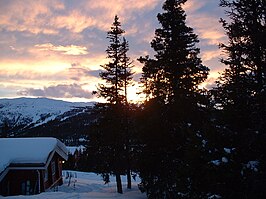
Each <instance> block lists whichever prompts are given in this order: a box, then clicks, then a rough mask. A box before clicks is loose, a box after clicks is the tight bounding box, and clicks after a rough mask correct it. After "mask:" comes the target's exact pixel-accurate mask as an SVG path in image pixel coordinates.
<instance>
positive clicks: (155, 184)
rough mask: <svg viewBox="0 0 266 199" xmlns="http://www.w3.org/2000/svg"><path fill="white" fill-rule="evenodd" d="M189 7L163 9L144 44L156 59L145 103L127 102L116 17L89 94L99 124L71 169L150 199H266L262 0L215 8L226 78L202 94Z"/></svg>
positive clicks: (231, 0)
mask: <svg viewBox="0 0 266 199" xmlns="http://www.w3.org/2000/svg"><path fill="white" fill-rule="evenodd" d="M185 2H186V0H166V1H165V2H164V4H163V12H162V13H159V14H158V15H157V19H158V22H159V27H158V28H157V29H156V30H155V34H154V37H153V39H152V41H151V42H150V45H151V48H152V49H153V50H154V56H153V55H152V56H146V55H145V56H141V55H140V57H139V59H138V61H139V62H140V63H141V64H142V65H143V68H142V76H141V80H140V81H141V82H140V84H141V85H142V90H143V92H142V94H144V95H145V101H144V102H143V103H140V104H133V103H130V102H129V101H128V99H127V95H128V88H129V87H130V86H131V85H132V83H133V81H132V78H133V75H134V72H133V68H134V63H133V61H132V60H131V58H130V57H129V56H128V52H129V49H130V44H129V42H128V41H127V40H126V38H125V37H124V33H125V32H126V30H124V29H123V27H122V24H121V23H120V19H119V16H115V17H114V21H113V24H111V27H110V30H109V31H108V32H107V39H108V41H109V46H108V48H107V49H106V54H107V58H108V60H109V62H108V63H106V64H104V65H102V66H101V67H102V71H101V72H100V74H99V76H100V78H101V79H102V80H103V82H104V83H101V84H99V85H98V87H97V90H96V91H95V92H94V94H95V95H97V96H98V97H102V98H104V99H105V100H106V102H105V103H97V104H96V106H95V107H94V109H93V113H94V114H96V115H97V119H96V120H95V121H94V123H93V125H92V126H91V127H90V128H89V130H88V139H89V142H88V143H87V146H86V148H87V149H86V151H85V152H84V154H83V156H82V157H81V159H80V161H79V164H78V166H77V169H79V170H89V171H93V172H96V173H98V174H101V175H102V177H103V180H104V182H105V183H108V182H109V181H110V176H115V179H116V183H117V192H118V193H121V194H122V193H123V190H122V184H121V175H126V176H127V188H128V189H130V188H131V180H132V178H133V179H134V177H135V176H137V175H138V176H139V177H140V179H141V183H140V184H139V189H140V190H141V191H142V192H145V193H146V195H147V197H148V198H150V199H178V198H187V199H193V198H195V199H196V198H197V199H200V198H202V199H203V198H226V199H233V198H234V199H235V198H240V199H246V198H250V199H262V198H266V189H265V187H266V156H265V155H266V154H265V152H266V144H265V143H266V126H265V121H266V98H265V97H266V90H265V89H266V39H265V38H266V34H265V31H266V26H265V23H266V20H265V16H266V1H265V0H221V1H220V6H221V7H222V8H224V10H225V13H226V18H225V19H220V23H221V26H222V27H223V28H224V32H225V34H226V35H227V40H228V41H227V42H226V43H221V44H220V45H219V47H220V49H221V50H222V51H223V52H224V53H225V54H226V57H224V58H221V63H223V64H224V65H225V66H226V69H225V70H224V71H223V72H222V73H221V74H220V77H219V78H218V79H217V81H216V86H215V87H214V88H213V89H210V90H207V89H205V88H201V87H200V85H201V84H202V83H203V82H204V81H205V80H206V79H207V78H208V74H209V71H210V70H209V68H208V66H205V65H203V64H202V61H201V58H200V49H199V47H198V43H199V42H200V41H199V39H198V36H197V35H196V34H195V33H194V31H193V27H189V26H187V22H186V13H185V11H184V9H183V7H182V6H183V5H184V3H185Z"/></svg>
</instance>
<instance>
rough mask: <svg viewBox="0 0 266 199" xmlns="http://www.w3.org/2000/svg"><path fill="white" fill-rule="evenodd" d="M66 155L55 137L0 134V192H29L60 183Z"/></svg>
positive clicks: (5, 193)
mask: <svg viewBox="0 0 266 199" xmlns="http://www.w3.org/2000/svg"><path fill="white" fill-rule="evenodd" d="M67 159H68V151H67V149H66V146H65V145H64V144H63V143H62V142H61V141H59V140H58V139H56V138H0V195H2V196H12V195H33V194H38V193H41V192H44V191H46V190H48V189H51V188H53V187H57V186H59V185H62V183H63V179H62V163H63V162H64V161H66V160H67Z"/></svg>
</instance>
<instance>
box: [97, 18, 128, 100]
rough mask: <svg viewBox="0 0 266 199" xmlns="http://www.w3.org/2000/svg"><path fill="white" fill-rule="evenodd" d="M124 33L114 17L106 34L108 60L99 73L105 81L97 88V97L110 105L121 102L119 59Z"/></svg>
mask: <svg viewBox="0 0 266 199" xmlns="http://www.w3.org/2000/svg"><path fill="white" fill-rule="evenodd" d="M124 32H125V31H124V30H123V29H121V23H120V22H119V18H118V16H115V19H114V23H113V25H112V27H111V30H110V31H109V32H108V33H107V38H108V39H109V42H110V45H109V46H108V48H107V50H106V53H107V58H109V59H110V62H109V63H108V64H105V65H103V66H102V68H103V69H104V71H102V72H100V77H101V78H102V79H103V80H105V81H106V83H105V84H100V85H99V87H98V92H97V93H98V95H99V96H100V97H103V98H105V99H106V100H107V101H108V102H109V103H111V104H119V103H120V102H121V101H123V98H124V97H123V94H121V92H122V88H123V80H124V79H123V72H124V69H123V66H122V64H121V59H122V58H123V53H122V52H121V51H122V41H121V38H120V37H121V36H122V34H123V33H124Z"/></svg>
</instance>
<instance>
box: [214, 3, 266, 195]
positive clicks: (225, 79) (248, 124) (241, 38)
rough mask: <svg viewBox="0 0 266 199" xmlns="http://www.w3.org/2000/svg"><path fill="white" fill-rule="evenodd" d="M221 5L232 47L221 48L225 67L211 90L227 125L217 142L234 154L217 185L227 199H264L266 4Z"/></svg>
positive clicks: (226, 45) (221, 124)
mask: <svg viewBox="0 0 266 199" xmlns="http://www.w3.org/2000/svg"><path fill="white" fill-rule="evenodd" d="M220 5H221V6H222V7H224V8H225V9H226V14H227V16H228V20H224V19H221V23H222V25H223V27H224V29H225V31H226V34H227V36H228V43H227V44H221V45H220V46H221V48H222V49H223V50H224V52H225V53H226V54H227V57H226V58H224V59H222V63H224V64H225V65H226V66H227V69H226V70H225V71H224V72H223V73H222V75H221V77H220V78H219V80H218V81H217V88H215V89H214V90H213V93H214V96H215V100H216V105H217V106H218V107H219V108H220V111H219V112H221V114H220V117H219V126H223V127H224V128H223V129H224V130H223V132H222V133H220V134H218V135H219V136H220V137H221V136H222V137H223V138H222V139H220V141H219V143H217V144H219V145H223V147H224V148H233V149H234V151H233V153H232V154H231V155H230V156H231V157H230V158H229V159H228V164H227V165H225V167H224V168H223V169H222V171H221V172H222V173H223V174H224V176H227V177H226V178H223V180H222V181H217V186H218V184H219V185H222V184H223V185H224V186H223V188H222V189H220V190H221V194H220V195H222V196H223V197H225V198H264V197H265V196H266V192H265V191H264V189H263V188H262V187H263V186H265V182H264V181H263V180H262V179H263V178H265V165H266V164H265V163H266V162H265V160H266V158H265V150H266V149H265V146H264V145H263V144H262V142H264V141H265V136H266V134H265V133H266V132H265V128H266V126H265V120H266V98H265V97H266V93H265V88H266V79H265V72H266V48H265V47H266V42H265V35H266V34H265V30H266V28H265V14H266V2H265V1H263V0H249V1H248V0H221V4H220ZM251 163H252V165H253V166H252V167H251V166H250V164H251ZM220 180H221V179H220ZM218 187H219V186H218Z"/></svg>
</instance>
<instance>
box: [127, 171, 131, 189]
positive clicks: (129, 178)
mask: <svg viewBox="0 0 266 199" xmlns="http://www.w3.org/2000/svg"><path fill="white" fill-rule="evenodd" d="M127 188H128V189H131V174H130V169H127Z"/></svg>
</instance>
